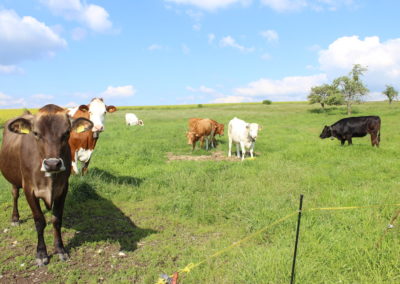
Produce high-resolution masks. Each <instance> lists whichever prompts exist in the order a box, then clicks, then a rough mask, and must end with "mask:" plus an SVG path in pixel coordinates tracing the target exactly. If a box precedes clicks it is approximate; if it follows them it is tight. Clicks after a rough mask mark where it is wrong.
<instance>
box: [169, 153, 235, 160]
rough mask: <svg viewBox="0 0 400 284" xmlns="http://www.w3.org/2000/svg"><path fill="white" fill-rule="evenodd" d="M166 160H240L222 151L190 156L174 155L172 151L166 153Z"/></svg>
mask: <svg viewBox="0 0 400 284" xmlns="http://www.w3.org/2000/svg"><path fill="white" fill-rule="evenodd" d="M167 159H168V161H231V162H240V159H238V158H236V156H232V157H227V156H226V154H225V155H224V153H223V152H222V151H217V152H213V153H212V154H211V155H201V156H192V155H174V154H173V153H171V152H169V153H167Z"/></svg>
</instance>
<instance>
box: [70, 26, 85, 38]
mask: <svg viewBox="0 0 400 284" xmlns="http://www.w3.org/2000/svg"><path fill="white" fill-rule="evenodd" d="M86 35H87V32H86V30H85V29H82V28H79V27H78V28H75V29H73V30H72V32H71V37H72V39H73V40H82V39H84V38H85V37H86Z"/></svg>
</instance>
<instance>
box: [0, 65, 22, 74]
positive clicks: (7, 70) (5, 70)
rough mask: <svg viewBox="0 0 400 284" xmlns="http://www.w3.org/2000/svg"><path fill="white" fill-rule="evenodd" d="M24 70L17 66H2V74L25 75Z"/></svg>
mask: <svg viewBox="0 0 400 284" xmlns="http://www.w3.org/2000/svg"><path fill="white" fill-rule="evenodd" d="M23 73H24V69H22V68H20V67H18V66H15V65H0V74H23Z"/></svg>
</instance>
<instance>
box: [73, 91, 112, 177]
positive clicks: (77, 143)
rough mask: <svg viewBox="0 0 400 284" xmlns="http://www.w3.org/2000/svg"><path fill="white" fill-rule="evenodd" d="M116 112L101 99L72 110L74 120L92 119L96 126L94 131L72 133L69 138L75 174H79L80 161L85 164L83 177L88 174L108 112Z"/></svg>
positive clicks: (95, 99)
mask: <svg viewBox="0 0 400 284" xmlns="http://www.w3.org/2000/svg"><path fill="white" fill-rule="evenodd" d="M116 110H117V108H116V107H115V106H106V105H105V104H104V101H103V99H101V98H94V99H92V101H91V102H90V103H89V104H88V105H81V106H80V107H79V109H77V108H75V109H71V110H70V112H69V113H70V115H71V116H72V117H73V118H75V119H77V118H79V117H83V118H86V119H90V120H91V121H92V122H93V124H94V126H93V129H92V130H90V131H87V132H84V133H71V136H70V138H69V146H70V147H71V157H72V170H73V171H74V173H75V174H78V173H79V170H78V161H81V162H82V163H83V167H82V175H84V174H86V172H87V170H88V167H89V163H90V158H91V156H92V153H93V150H94V148H95V147H96V143H97V140H98V138H99V134H100V133H101V132H102V131H103V130H104V119H105V115H106V113H107V112H115V111H116Z"/></svg>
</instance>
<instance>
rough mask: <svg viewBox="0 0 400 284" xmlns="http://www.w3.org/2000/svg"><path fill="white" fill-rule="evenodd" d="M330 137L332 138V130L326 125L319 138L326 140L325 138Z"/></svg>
mask: <svg viewBox="0 0 400 284" xmlns="http://www.w3.org/2000/svg"><path fill="white" fill-rule="evenodd" d="M330 137H332V129H331V127H330V126H327V125H325V127H324V129H323V130H322V133H321V135H320V136H319V138H321V139H325V138H330Z"/></svg>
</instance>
